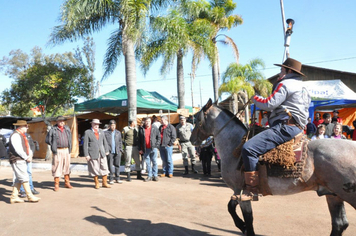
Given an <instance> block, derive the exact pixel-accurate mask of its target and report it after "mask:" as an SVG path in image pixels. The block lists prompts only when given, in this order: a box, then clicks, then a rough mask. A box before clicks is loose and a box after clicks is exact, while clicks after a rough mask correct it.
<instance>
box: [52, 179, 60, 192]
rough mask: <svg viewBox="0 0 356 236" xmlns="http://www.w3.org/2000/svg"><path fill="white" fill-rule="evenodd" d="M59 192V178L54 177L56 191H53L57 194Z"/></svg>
mask: <svg viewBox="0 0 356 236" xmlns="http://www.w3.org/2000/svg"><path fill="white" fill-rule="evenodd" d="M58 190H59V177H54V189H53V191H55V192H57V191H58Z"/></svg>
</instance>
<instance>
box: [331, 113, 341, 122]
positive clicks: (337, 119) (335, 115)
mask: <svg viewBox="0 0 356 236" xmlns="http://www.w3.org/2000/svg"><path fill="white" fill-rule="evenodd" d="M333 115H334V116H333V118H332V119H331V122H332V123H340V124H342V118H340V117H339V111H338V110H334V111H333Z"/></svg>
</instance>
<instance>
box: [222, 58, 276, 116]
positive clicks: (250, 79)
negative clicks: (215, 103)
mask: <svg viewBox="0 0 356 236" xmlns="http://www.w3.org/2000/svg"><path fill="white" fill-rule="evenodd" d="M264 66H265V65H264V62H263V61H262V60H261V59H253V60H251V61H250V62H249V63H248V64H246V65H240V64H237V63H231V64H230V65H229V66H228V67H227V69H226V71H225V72H224V74H223V84H222V85H221V86H220V88H219V96H220V95H221V94H222V93H223V92H227V93H230V94H231V95H232V101H233V113H234V114H235V113H236V112H237V107H238V106H237V103H238V102H240V103H242V104H243V105H245V104H246V102H247V101H248V98H249V97H251V96H252V95H253V94H254V93H258V94H260V95H262V96H264V97H267V96H268V95H269V94H270V93H271V90H272V84H271V83H270V82H269V81H268V80H266V79H264V76H263V74H262V73H261V72H259V68H260V67H262V68H264ZM245 119H246V120H245V121H246V123H247V122H248V120H249V118H248V107H246V110H245Z"/></svg>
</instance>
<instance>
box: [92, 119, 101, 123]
mask: <svg viewBox="0 0 356 236" xmlns="http://www.w3.org/2000/svg"><path fill="white" fill-rule="evenodd" d="M90 123H94V124H101V123H100V120H99V119H93V120H92V121H91V122H90Z"/></svg>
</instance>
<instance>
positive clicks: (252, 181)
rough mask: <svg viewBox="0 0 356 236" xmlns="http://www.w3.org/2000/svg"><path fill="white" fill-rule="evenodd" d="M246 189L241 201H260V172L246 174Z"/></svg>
mask: <svg viewBox="0 0 356 236" xmlns="http://www.w3.org/2000/svg"><path fill="white" fill-rule="evenodd" d="M245 184H246V188H245V189H244V190H243V191H242V193H241V195H240V201H251V200H252V201H258V185H259V178H258V171H246V172H245Z"/></svg>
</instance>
